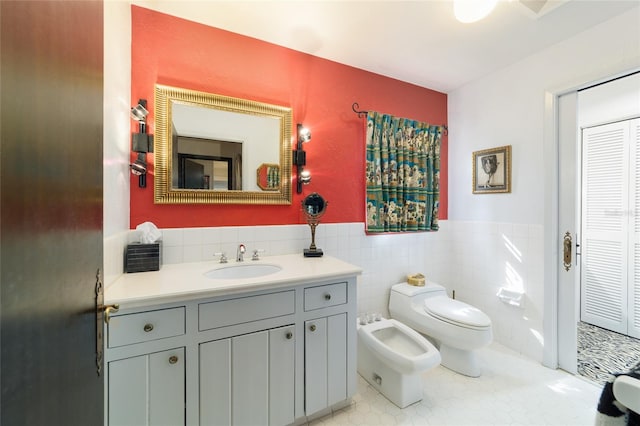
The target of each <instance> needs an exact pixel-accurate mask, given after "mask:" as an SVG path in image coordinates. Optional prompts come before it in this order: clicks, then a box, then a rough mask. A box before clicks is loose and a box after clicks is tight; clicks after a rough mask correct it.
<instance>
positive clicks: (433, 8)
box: [132, 0, 640, 93]
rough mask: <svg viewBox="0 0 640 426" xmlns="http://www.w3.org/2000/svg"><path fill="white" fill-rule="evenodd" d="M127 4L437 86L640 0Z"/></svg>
mask: <svg viewBox="0 0 640 426" xmlns="http://www.w3.org/2000/svg"><path fill="white" fill-rule="evenodd" d="M522 2H528V3H536V2H538V3H539V4H544V7H543V9H542V10H540V12H539V13H537V14H536V13H533V12H532V11H531V10H529V9H527V8H526V7H524V6H523V4H522ZM132 3H133V4H136V5H139V6H144V7H147V8H150V9H154V10H157V11H160V12H163V13H167V14H170V15H174V16H178V17H181V18H185V19H188V20H191V21H195V22H200V23H203V24H206V25H210V26H213V27H217V28H221V29H225V30H228V31H232V32H235V33H240V34H244V35H246V36H250V37H254V38H257V39H260V40H264V41H268V42H271V43H274V44H277V45H281V46H285V47H288V48H291V49H295V50H298V51H301V52H306V53H309V54H312V55H315V56H319V57H321V58H325V59H330V60H333V61H336V62H340V63H342V64H347V65H351V66H354V67H357V68H360V69H364V70H368V71H372V72H375V73H378V74H382V75H385V76H388V77H392V78H396V79H399V80H403V81H407V82H410V83H413V84H416V85H419V86H422V87H427V88H430V89H434V90H437V91H440V92H445V93H447V92H450V91H451V90H454V89H456V88H458V87H460V86H462V85H464V84H466V83H468V82H470V81H473V80H475V79H477V78H480V77H482V76H484V75H486V74H489V73H491V72H492V71H495V70H497V69H499V68H502V67H504V66H507V65H509V64H512V63H515V62H518V61H519V60H521V59H524V58H525V57H527V56H529V55H531V54H534V53H536V52H538V51H540V50H543V49H545V48H546V47H549V46H551V45H553V44H556V43H559V42H561V41H562V40H564V39H567V38H570V37H571V36H573V35H575V34H578V33H580V32H582V31H584V30H585V29H587V28H589V27H592V26H595V25H597V24H599V23H601V22H604V21H606V20H608V19H610V18H612V17H614V16H616V15H618V14H620V13H623V12H625V11H627V10H630V9H631V8H635V9H636V11H637V13H638V25H640V0H559V1H554V0H549V1H547V2H544V1H542V2H540V1H539V0H511V1H508V0H501V1H500V2H499V3H498V5H497V6H496V8H495V9H494V10H493V12H492V13H491V14H490V15H489V17H487V18H485V19H484V20H482V21H479V22H476V23H473V24H461V23H459V22H457V21H456V20H455V18H454V16H453V2H452V0H424V1H417V0H415V1H400V0H386V1H367V0H342V1H338V0H333V1H331V0H315V1H311V0H291V1H270V0H255V1H213V0H181V1H179V0H132ZM621 43H624V41H621Z"/></svg>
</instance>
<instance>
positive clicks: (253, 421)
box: [231, 331, 269, 425]
mask: <svg viewBox="0 0 640 426" xmlns="http://www.w3.org/2000/svg"><path fill="white" fill-rule="evenodd" d="M231 353H232V354H233V360H232V362H231V371H232V376H231V377H232V381H231V395H232V396H231V407H232V408H231V409H232V413H233V414H232V416H233V417H232V424H234V425H261V424H262V425H263V424H265V423H266V420H267V419H268V418H269V332H268V331H261V332H258V333H252V334H245V335H244V336H238V337H234V338H233V339H231Z"/></svg>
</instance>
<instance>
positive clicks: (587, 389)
mask: <svg viewBox="0 0 640 426" xmlns="http://www.w3.org/2000/svg"><path fill="white" fill-rule="evenodd" d="M480 357H481V362H482V365H483V368H484V370H483V375H482V376H481V377H479V378H475V379H474V378H469V377H465V376H461V375H459V374H456V373H453V372H452V371H450V370H448V369H446V368H444V367H442V366H439V367H437V368H436V369H433V370H431V371H428V372H426V373H425V374H424V375H423V379H424V399H423V400H422V401H420V402H418V403H416V404H413V405H411V406H409V407H407V408H405V409H404V410H401V409H399V408H398V407H396V406H395V405H394V404H393V403H391V402H389V401H388V400H387V399H386V398H385V397H384V396H382V395H381V394H380V393H378V392H377V391H376V390H375V389H373V388H372V387H371V386H369V384H368V383H367V382H366V381H364V380H363V379H362V378H361V377H360V376H358V379H359V380H358V392H357V394H356V395H355V396H354V398H353V403H352V404H351V405H350V406H349V407H347V408H345V409H342V410H339V411H336V412H334V413H333V415H329V416H326V417H323V418H321V419H317V420H315V421H313V422H311V423H310V426H325V425H348V426H355V425H366V426H369V425H416V426H417V425H420V426H436V425H438V426H439V425H449V426H451V425H473V426H481V425H536V426H538V425H562V426H569V425H593V424H594V418H595V413H596V407H597V404H598V399H599V397H600V391H601V387H600V386H599V385H596V384H595V383H593V382H590V381H588V380H586V379H584V378H581V377H578V376H573V375H571V374H568V373H566V372H564V371H562V370H552V369H549V368H546V367H544V366H542V365H540V364H539V363H537V362H534V361H532V360H530V359H528V358H525V357H522V356H520V355H518V354H517V353H515V352H512V351H511V350H509V349H507V348H505V347H503V346H501V345H499V344H497V343H493V344H491V345H490V346H489V347H487V348H484V349H482V350H481V351H480Z"/></svg>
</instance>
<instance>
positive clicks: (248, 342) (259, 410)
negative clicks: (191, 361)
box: [200, 326, 295, 425]
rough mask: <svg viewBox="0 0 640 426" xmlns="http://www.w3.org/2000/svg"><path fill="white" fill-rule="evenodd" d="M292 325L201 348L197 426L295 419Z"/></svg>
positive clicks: (280, 422)
mask: <svg viewBox="0 0 640 426" xmlns="http://www.w3.org/2000/svg"><path fill="white" fill-rule="evenodd" d="M294 330H295V327H294V326H287V327H281V328H276V329H272V330H267V331H260V332H257V333H251V334H245V335H242V336H236V337H233V338H230V339H223V340H216V341H213V342H207V343H203V344H201V345H200V424H201V425H267V424H271V425H284V424H290V423H293V421H294V415H295V413H294V383H295V382H294V373H295V368H294V366H295V343H294V342H295V339H294Z"/></svg>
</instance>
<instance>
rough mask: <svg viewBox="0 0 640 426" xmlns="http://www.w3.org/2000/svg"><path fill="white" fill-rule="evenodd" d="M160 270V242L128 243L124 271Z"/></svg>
mask: <svg viewBox="0 0 640 426" xmlns="http://www.w3.org/2000/svg"><path fill="white" fill-rule="evenodd" d="M158 270H160V243H152V244H142V243H133V244H128V245H127V249H126V251H125V254H124V271H125V272H127V273H131V272H147V271H158Z"/></svg>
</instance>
